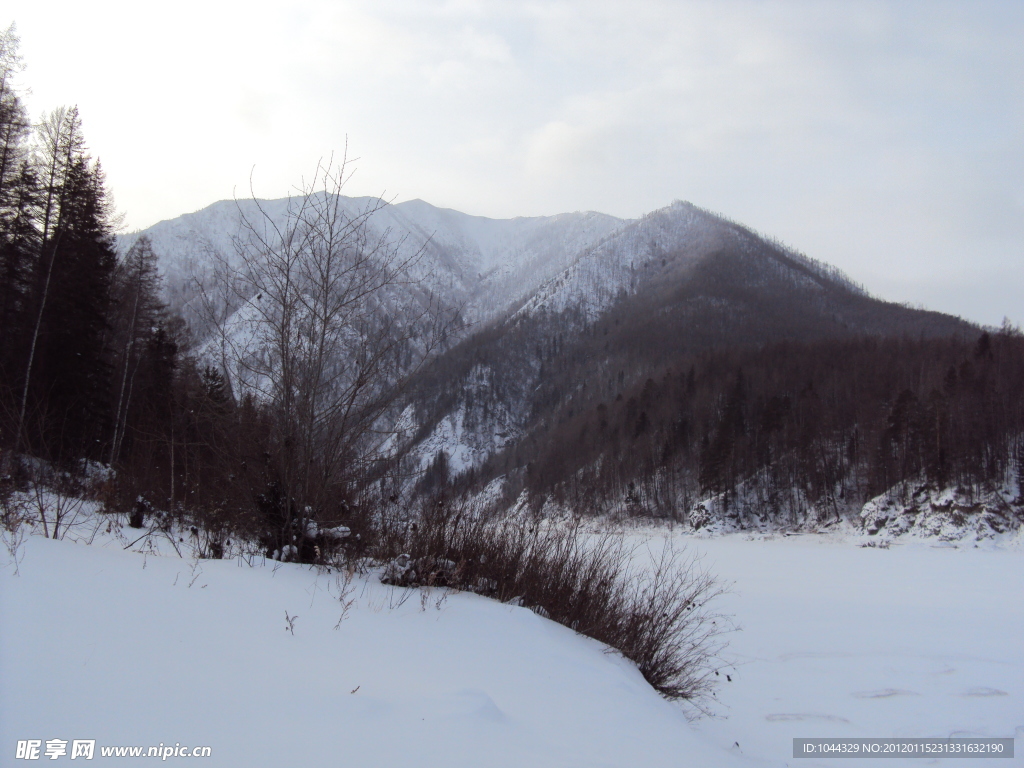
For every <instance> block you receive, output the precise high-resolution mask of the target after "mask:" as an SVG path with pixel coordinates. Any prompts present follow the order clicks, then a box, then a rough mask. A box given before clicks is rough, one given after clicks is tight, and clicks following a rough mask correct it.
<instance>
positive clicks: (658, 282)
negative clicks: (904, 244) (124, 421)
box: [123, 198, 979, 514]
mask: <svg viewBox="0 0 1024 768" xmlns="http://www.w3.org/2000/svg"><path fill="white" fill-rule="evenodd" d="M338 200H339V203H340V205H341V206H342V208H343V209H344V210H345V212H346V215H347V216H349V217H351V218H356V217H358V216H359V215H360V214H361V213H362V212H364V211H367V210H372V209H375V208H378V207H379V209H377V210H375V212H374V213H373V215H372V216H370V217H369V219H368V224H367V231H366V238H367V240H368V241H369V242H375V241H385V242H388V243H390V244H391V245H392V247H393V248H394V249H395V251H396V252H397V254H398V261H400V262H405V261H407V260H409V261H411V262H412V267H411V268H410V270H409V272H410V277H411V280H408V281H405V280H400V281H396V282H395V283H394V284H392V285H389V286H388V291H389V293H388V295H387V297H386V300H385V302H384V303H385V304H387V305H388V306H389V307H390V308H389V309H387V313H388V316H389V317H390V318H392V319H394V318H395V317H401V316H402V311H401V309H400V308H401V307H404V306H417V302H419V303H420V304H422V302H423V300H424V299H423V297H424V295H429V296H430V300H431V301H436V302H438V303H439V304H440V305H441V306H443V307H447V308H449V309H450V310H452V311H455V310H456V309H457V310H458V311H459V312H460V313H461V318H462V319H463V320H464V321H466V322H465V323H464V324H463V325H461V326H458V327H456V329H455V334H454V336H451V337H449V338H447V341H446V343H445V344H444V348H443V349H442V350H441V352H440V353H439V354H438V355H437V356H435V357H434V358H433V361H432V362H431V363H430V364H429V365H427V366H426V367H425V368H423V369H421V370H419V371H418V373H417V375H416V376H415V378H414V379H413V381H412V383H411V386H410V387H409V388H408V390H407V393H408V394H407V397H406V399H405V400H404V401H402V402H399V403H398V404H397V405H398V407H397V408H396V409H394V410H393V411H391V412H389V416H388V418H389V419H391V420H392V421H394V422H395V423H394V424H390V423H389V424H388V425H387V427H386V430H385V431H386V432H388V433H389V434H390V437H388V439H387V440H386V441H385V443H384V447H382V448H381V450H385V452H386V455H389V456H394V455H396V454H397V453H400V452H402V453H404V455H405V457H406V459H405V469H406V470H408V472H409V476H411V477H416V476H417V475H418V474H420V475H423V476H429V477H435V478H436V477H441V478H451V477H454V476H455V475H459V474H462V475H463V477H466V476H467V475H470V476H472V475H473V473H476V475H475V476H476V477H477V478H479V482H480V483H482V485H481V486H480V487H478V488H476V489H475V491H476V492H479V493H487V494H491V495H493V494H494V493H495V492H496V491H495V489H497V488H499V486H500V493H502V494H504V495H505V497H510V498H512V499H514V498H516V497H517V494H518V489H521V487H522V483H523V482H525V481H526V480H525V479H526V478H528V477H529V476H530V474H531V472H533V473H536V471H537V468H536V467H531V464H530V462H531V459H530V458H523V457H524V456H526V457H529V456H532V457H534V458H536V457H538V456H540V455H542V454H541V453H539V452H538V448H537V446H541V445H545V444H547V443H549V442H550V441H551V440H552V438H553V437H554V435H555V434H556V432H557V430H558V429H559V428H560V427H559V425H562V424H565V423H569V422H573V419H577V421H578V419H579V417H580V414H582V413H583V412H588V413H593V412H594V409H595V408H599V407H601V406H602V405H603V404H609V405H610V407H611V408H612V409H613V410H616V409H617V412H618V411H621V410H623V409H625V410H627V411H628V410H629V409H630V408H632V406H631V405H630V404H629V403H625V404H623V405H621V406H617V405H615V403H617V402H619V401H622V400H623V395H625V396H626V398H627V400H631V394H630V393H634V394H636V395H639V394H640V388H641V387H643V386H644V382H645V380H646V381H650V382H651V384H652V385H653V384H654V382H653V381H652V380H651V379H650V377H652V376H654V377H659V376H667V375H668V373H667V372H668V371H670V370H672V369H673V368H675V369H676V370H677V371H678V370H679V366H680V365H685V366H686V367H690V366H691V365H692V362H693V360H694V359H695V358H694V356H695V355H700V354H703V353H705V352H707V351H709V350H719V351H720V350H723V349H724V350H729V349H737V350H738V349H756V348H760V347H763V346H765V345H771V344H776V343H779V342H801V343H814V342H820V341H822V340H837V339H850V338H854V337H864V336H870V337H874V338H883V337H889V338H911V339H927V338H932V337H942V338H959V339H960V340H961V341H962V340H964V339H966V338H968V337H969V336H972V334H974V335H976V334H977V332H978V331H979V329H976V328H974V327H973V326H970V325H969V324H968V323H966V322H964V321H962V320H960V319H959V318H954V317H950V316H947V315H942V314H939V313H935V312H928V311H924V310H917V309H911V308H909V307H906V306H903V305H898V304H893V303H888V302H883V301H880V300H878V299H875V298H873V297H871V296H870V295H869V294H868V293H867V292H866V291H865V290H864V289H863V288H862V287H860V286H859V285H857V284H856V283H854V282H853V281H851V280H850V279H849V278H847V277H846V276H845V275H843V274H842V273H841V272H839V271H838V270H836V269H835V268H833V267H830V266H828V265H826V264H822V263H820V262H817V261H815V260H813V259H810V258H808V257H806V256H804V255H802V254H800V253H798V252H795V251H793V250H792V249H789V248H787V247H785V246H782V245H780V244H778V243H776V242H773V241H771V240H768V239H766V238H764V237H761V236H760V235H758V234H756V233H755V232H753V231H751V230H749V229H747V228H745V227H743V226H742V225H740V224H737V223H735V222H732V221H730V220H728V219H726V218H723V217H721V216H718V215H715V214H713V213H710V212H708V211H705V210H702V209H700V208H698V207H696V206H694V205H692V204H690V203H686V202H679V201H677V202H674V203H672V204H671V205H669V206H666V207H665V208H662V209H660V210H657V211H654V212H652V213H649V214H647V215H645V216H643V217H641V218H639V219H636V220H621V219H617V218H614V217H612V216H607V215H604V214H600V213H593V212H587V213H567V214H560V215H556V216H547V217H532V218H515V219H489V218H484V217H479V216H470V215H467V214H464V213H461V212H459V211H454V210H450V209H442V208H437V207H435V206H432V205H430V204H428V203H426V202H424V201H422V200H413V201H409V202H405V203H399V204H395V205H385V206H382V207H380V203H379V201H377V200H374V199H372V198H339V199H338ZM295 203H296V201H295V200H287V199H286V200H273V201H255V200H244V201H238V202H235V201H222V202H219V203H215V204H214V205H211V206H209V207H207V208H205V209H203V210H201V211H197V212H196V213H193V214H188V215H186V216H181V217H179V218H177V219H174V220H170V221H164V222H161V223H159V224H157V225H155V226H153V227H151V228H149V229H148V230H145V231H144V232H140V233H135V234H133V235H131V236H129V237H127V238H125V242H124V243H123V245H124V246H125V247H127V246H128V245H129V244H130V242H131V241H132V240H133V239H134V238H136V237H138V236H140V235H142V234H145V235H148V236H149V238H150V239H151V240H152V244H153V249H154V251H155V252H156V253H157V254H158V256H159V258H160V262H161V267H162V270H163V272H164V274H165V275H166V278H167V291H168V296H169V299H170V302H171V304H172V306H175V307H176V308H180V309H181V310H182V312H183V314H184V315H185V317H186V319H190V320H193V325H194V326H195V327H197V328H198V329H199V333H200V335H202V332H203V330H202V324H201V322H197V321H196V320H195V316H196V315H198V313H197V312H196V303H197V297H198V284H199V283H200V282H202V281H204V280H206V279H207V278H208V277H209V276H210V274H211V270H213V269H214V268H215V267H216V266H217V265H218V264H219V265H220V266H222V267H224V266H226V267H228V268H230V267H232V265H234V266H238V265H239V263H240V256H239V247H240V242H241V240H242V239H244V236H245V235H246V232H247V230H246V222H249V223H255V224H256V225H257V226H260V227H273V226H275V225H277V226H279V225H281V224H282V223H283V222H285V221H286V219H287V217H288V211H289V208H290V206H294V205H295ZM256 298H258V297H256ZM246 301H248V300H247V299H246V300H244V301H243V302H242V304H241V305H239V307H240V309H239V312H238V313H237V315H236V317H235V318H234V319H232V320H231V321H229V322H227V323H226V324H225V326H222V327H227V326H230V327H232V328H236V329H241V330H240V331H239V332H238V333H237V334H236V336H237V338H235V339H233V340H232V343H233V344H234V345H235V346H236V347H239V348H240V349H241V353H242V354H243V355H250V356H256V357H258V356H260V355H263V354H264V350H262V349H248V348H246V347H247V346H248V347H253V346H257V347H258V346H259V345H260V344H264V345H265V344H266V340H265V338H264V335H263V334H261V332H260V329H259V327H258V326H259V323H260V320H258V319H254V318H258V317H259V315H260V313H259V312H251V311H248V310H251V309H252V306H246V303H245V302H246ZM249 303H250V304H251V302H249ZM247 312H248V314H247ZM412 314H415V312H413V313H412ZM242 331H244V333H243V332H242ZM260 339H264V341H262V342H261V341H260ZM354 341H355V342H356V343H354V344H352V345H350V346H349V347H348V348H349V349H350V351H351V350H358V346H359V345H358V340H354ZM352 354H357V352H356V351H352ZM222 368H224V369H225V370H226V366H222ZM267 371H269V372H270V373H269V374H268V375H270V376H271V377H272V376H273V367H272V366H270V367H269V368H267ZM240 379H241V383H242V385H243V387H245V386H247V384H246V381H245V377H244V376H241V377H240ZM722 381H724V379H722ZM250 388H251V386H250ZM784 394H785V393H783V394H780V395H779V397H780V398H781V397H782V396H783V395H784ZM793 394H794V395H796V394H799V393H793ZM924 394H927V393H924ZM722 396H723V394H722V393H719V398H720V399H721V397H722ZM758 407H761V406H758ZM887 407H888V405H887V404H886V403H884V402H880V403H879V404H878V408H887ZM704 412H705V413H714V412H715V409H714V407H709V408H707V409H705V411H704ZM639 416H640V409H638V410H637V413H636V414H633V415H630V416H629V417H628V418H629V419H630V420H631V422H630V426H629V430H630V431H631V432H632V433H635V434H634V437H633V439H635V436H636V435H639V434H640V433H641V432H642V430H643V429H644V423H645V422H635V421H632V420H634V419H635V418H639ZM701 428H702V429H704V430H712V431H713V430H714V429H715V428H716V427H715V426H714V424H713V423H709V424H705V425H704V426H702V427H701ZM587 439H588V440H590V441H591V444H593V442H594V441H595V440H596V441H598V442H600V441H601V440H606V439H607V440H618V439H619V438H618V437H616V436H613V435H604V436H600V437H595V436H593V434H591V436H590V437H589V438H587ZM672 439H673V440H674V439H675V438H672ZM680 439H682V438H680ZM686 439H688V440H690V441H691V442H692V441H693V439H695V438H693V437H692V436H691V437H689V438H686ZM707 439H708V438H707V437H705V440H707ZM521 448H523V450H520V449H521ZM545 461H546V463H547V464H551V462H550V461H547V460H545ZM601 461H602V459H600V458H598V459H597V460H596V463H592V464H589V465H581V466H580V468H579V472H585V473H591V474H593V473H601V472H604V471H605V470H603V469H601ZM652 461H654V460H653V459H652ZM661 461H662V463H664V459H661ZM687 461H690V464H689V465H688V467H689V469H687V471H688V472H690V473H691V475H692V476H691V478H690V481H689V482H691V484H693V483H697V479H696V478H697V466H696V464H695V463H694V462H695V461H696V459H695V458H694V459H692V461H691V460H687ZM488 462H490V463H489V465H488ZM656 464H657V461H655V462H654V464H652V465H651V466H652V469H651V470H650V472H649V473H648V474H649V478H655V480H653V481H652V482H660V481H658V480H656V478H657V477H659V475H658V471H659V470H657V469H656V466H655V465H656ZM566 466H568V465H566ZM549 469H550V467H549ZM551 471H552V472H555V473H556V474H557V472H561V471H563V470H553V469H552V470H551ZM564 471H568V470H564ZM574 471H575V470H574ZM645 471H647V470H645ZM559 477H561V480H559V482H563V483H564V482H567V478H568V477H569V475H559ZM502 478H504V480H502ZM634 479H637V478H634ZM499 481H500V482H499ZM492 483H497V485H493V487H492ZM615 484H617V485H621V486H622V487H624V488H630V487H633V486H634V482H633V479H630V478H629V477H626V476H622V477H619V478H617V479H616V480H615ZM636 485H637V487H639V480H638V479H637V484H636ZM630 493H632V491H631V492H630ZM637 493H639V491H637ZM673 493H674V492H673ZM510 494H511V496H509V495H510ZM683 497H686V493H684V494H683ZM683 497H681V498H683ZM630 498H633V497H630ZM687 498H688V497H687ZM506 500H507V499H506ZM683 501H684V502H685V504H687V505H688V504H690V503H692V501H693V499H688V500H686V499H683ZM622 503H623V504H627V505H628V503H632V502H628V500H625V498H624V499H623V500H622ZM675 504H676V502H675V501H674V500H670V502H669V506H670V507H672V508H674V507H675ZM798 506H800V507H801V510H804V507H807V506H808V505H806V504H803V503H801V504H799V505H798ZM805 511H806V510H804V511H801V514H804V512H805Z"/></svg>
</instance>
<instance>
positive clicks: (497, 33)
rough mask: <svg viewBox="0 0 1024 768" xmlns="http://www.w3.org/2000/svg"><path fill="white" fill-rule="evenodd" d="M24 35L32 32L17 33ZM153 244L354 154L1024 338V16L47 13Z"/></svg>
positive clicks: (61, 64)
mask: <svg viewBox="0 0 1024 768" xmlns="http://www.w3.org/2000/svg"><path fill="white" fill-rule="evenodd" d="M12 13H14V14H16V15H13V16H12V15H11V14H12ZM10 21H14V22H15V23H16V24H17V30H18V33H19V34H20V36H21V52H22V56H23V59H24V63H25V65H26V69H25V71H24V72H23V73H22V74H21V76H20V83H21V85H22V86H23V87H25V88H30V89H31V93H29V94H28V95H27V96H26V102H27V104H28V105H29V108H30V110H31V112H32V114H33V116H34V117H36V118H38V117H40V116H41V115H42V114H43V113H44V112H46V111H48V110H50V109H53V108H54V107H57V106H59V105H70V104H77V105H78V106H79V109H80V111H81V115H82V118H83V125H84V131H85V136H86V140H87V143H88V145H89V147H90V150H91V152H92V153H93V154H94V155H95V156H97V157H99V158H100V160H101V161H102V163H103V166H104V169H105V171H106V173H107V179H108V184H109V186H110V188H111V190H112V191H113V193H114V196H115V199H116V201H117V204H118V206H119V208H120V209H121V210H122V211H124V213H125V214H126V219H125V221H126V224H127V226H128V227H129V228H131V229H137V228H143V227H146V226H149V225H151V224H154V223H156V222H157V221H160V220H163V219H170V218H174V217H176V216H178V215H180V214H182V213H187V212H191V211H195V210H198V209H200V208H203V207H205V206H206V205H208V204H210V203H212V202H214V201H217V200H222V199H225V198H230V197H232V195H238V196H246V195H248V194H249V193H250V189H252V190H254V191H255V193H256V194H257V195H259V196H261V197H281V196H284V195H285V194H287V193H288V192H289V191H291V190H293V189H294V188H295V186H296V185H299V184H301V182H302V179H303V178H304V177H308V176H309V175H310V174H311V173H312V171H313V170H314V169H315V167H316V164H317V161H318V160H319V159H320V158H321V157H325V156H330V155H331V154H332V153H334V155H335V157H336V158H337V157H340V156H342V155H343V153H345V151H346V146H347V156H348V158H349V162H350V166H349V168H350V170H354V171H355V173H354V174H353V176H352V178H351V180H350V182H349V186H348V188H347V191H348V192H349V193H350V194H354V195H362V194H372V195H383V196H384V197H385V198H386V199H389V200H394V201H396V202H399V201H402V200H409V199H415V198H420V199H423V200H426V201H428V202H430V203H432V204H434V205H438V206H442V207H449V208H455V209H458V210H461V211H464V212H466V213H471V214H476V215H482V216H491V217H496V218H506V217H513V216H532V215H546V214H554V213H560V212H564V211H577V210H597V211H602V212H605V213H609V214H613V215H616V216H621V217H630V218H631V217H636V216H640V215H642V214H644V213H646V212H649V211H651V210H655V209H657V208H661V207H663V206H665V205H668V204H669V203H671V202H672V201H673V200H676V199H679V200H689V201H690V202H692V203H694V204H696V205H699V206H701V207H704V208H708V209H710V210H713V211H716V212H718V213H722V214H725V215H726V216H728V217H729V218H731V219H733V220H736V221H740V222H742V223H744V224H746V225H748V226H750V227H753V228H754V229H756V230H757V231H759V232H761V233H763V234H766V235H770V236H772V237H774V238H777V239H779V240H782V241H783V242H785V243H787V244H788V245H790V246H791V247H794V248H796V249H797V250H800V251H802V252H804V253H806V254H807V255H809V256H812V257H814V258H816V259H820V260H822V261H825V262H828V263H830V264H834V265H836V266H838V267H839V268H841V269H843V270H845V271H846V272H847V273H848V274H849V275H850V276H851V277H852V278H853V279H854V280H856V281H858V282H860V283H863V284H864V285H865V286H866V287H867V288H868V290H869V291H871V292H872V293H874V294H875V295H878V296H881V297H882V298H885V299H889V300H893V301H901V302H906V303H908V304H911V305H913V306H925V307H928V308H930V309H937V310H941V311H944V312H949V313H952V314H957V315H961V316H963V317H966V318H968V319H970V320H974V321H976V322H981V323H985V324H990V325H999V324H1001V323H1002V321H1003V318H1004V317H1008V318H1009V319H1010V321H1011V322H1012V323H1014V324H1018V325H1021V324H1024V44H1022V43H1021V41H1022V40H1024V2H1020V1H1019V0H1005V1H1004V2H985V1H984V0H972V1H971V2H956V3H949V2H942V0H928V1H927V2H912V1H911V0H901V1H900V2H870V1H869V0H863V1H858V2H834V3H833V2H769V1H767V0H753V1H750V2H741V1H732V0H713V1H710V2H687V1H686V0H667V1H665V2H661V1H660V0H644V1H638V2H633V3H624V2H619V1H617V0H552V1H550V2H539V1H538V2H520V1H519V0H451V1H445V2H442V1H437V2H434V1H432V0H394V1H389V0H292V1H290V2H274V3H271V2H264V0H249V1H248V2H244V3H242V2H233V1H229V0H201V1H200V0H178V2H175V3H139V2H131V3H127V2H115V1H114V0H88V2H83V1H82V0H75V1H73V2H68V0H52V1H51V2H47V3H18V4H17V5H14V4H12V5H11V6H8V9H7V11H6V14H5V13H4V12H3V9H2V8H0V26H4V27H6V25H7V24H8V23H10Z"/></svg>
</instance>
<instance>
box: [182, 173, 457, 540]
mask: <svg viewBox="0 0 1024 768" xmlns="http://www.w3.org/2000/svg"><path fill="white" fill-rule="evenodd" d="M349 175H350V172H349V171H348V170H347V166H346V161H345V159H344V158H343V159H342V161H341V162H340V164H334V163H333V162H330V161H328V162H326V163H320V164H318V166H317V168H316V171H315V173H314V175H313V178H312V180H310V181H308V182H304V183H303V184H302V185H301V186H300V187H299V189H298V192H299V194H298V195H297V196H295V197H293V198H290V199H289V200H288V201H287V206H286V207H285V209H284V210H283V211H279V210H272V209H271V205H270V204H268V203H266V202H265V201H261V200H259V199H257V198H256V197H255V195H253V198H252V205H244V206H243V205H242V204H241V203H239V204H238V211H239V215H240V218H241V226H240V232H239V235H238V237H236V239H235V251H236V253H235V257H236V258H235V259H229V258H227V257H225V256H223V255H221V256H218V259H219V260H220V261H221V263H220V264H218V265H216V266H215V268H214V269H212V270H210V271H209V272H208V274H210V275H213V276H216V275H220V276H221V277H222V279H221V280H219V281H217V280H213V281H210V280H207V281H205V282H204V283H200V284H199V286H198V287H199V289H200V292H201V293H203V294H204V296H203V297H202V304H203V305H204V306H207V307H210V308H213V309H215V308H217V307H221V308H223V307H229V306H230V307H236V308H237V309H236V311H234V312H233V313H232V314H231V316H230V317H229V318H226V317H225V313H218V314H219V317H217V316H211V317H210V318H209V322H210V325H211V326H212V327H215V328H216V329H217V330H216V331H215V333H216V335H217V338H215V339H213V340H212V341H211V344H212V345H215V346H216V347H217V348H216V350H213V349H211V352H213V354H214V355H215V356H217V357H219V358H220V360H219V361H218V362H219V363H220V364H221V365H222V366H224V368H225V374H226V375H227V376H228V379H229V382H230V384H231V387H232V389H233V390H234V392H235V394H236V396H243V395H250V396H252V397H253V398H254V399H255V400H256V401H257V403H258V404H259V405H260V407H261V408H262V409H263V410H264V412H265V413H266V416H267V419H268V431H267V432H268V437H267V441H268V445H266V446H264V454H263V459H264V460H263V462H262V463H263V464H264V467H263V469H262V470H261V471H262V472H263V474H264V480H265V482H266V493H264V494H262V495H261V497H260V498H259V499H258V500H257V505H258V506H261V507H262V509H261V510H260V511H261V512H262V513H263V515H264V516H265V517H266V518H268V523H269V524H270V531H271V532H273V534H274V540H273V541H271V542H270V543H271V544H272V545H273V546H274V547H275V548H278V549H279V550H280V552H281V556H282V557H284V556H285V552H286V549H285V548H287V553H288V556H291V557H299V558H304V555H303V547H304V546H307V547H309V548H311V547H312V541H311V540H310V537H311V535H312V533H311V531H312V530H313V527H312V526H311V525H310V523H311V522H315V521H319V522H321V523H322V522H324V521H336V520H340V519H342V518H344V517H345V513H344V509H345V508H346V507H345V504H346V499H347V498H350V497H351V494H352V493H353V491H354V490H355V489H356V488H358V486H359V485H360V483H361V482H362V481H363V480H365V479H366V478H367V477H368V474H369V471H370V469H371V467H372V465H373V464H374V463H375V462H378V461H380V460H382V459H383V458H385V454H386V453H387V451H384V450H382V449H383V446H384V443H385V440H386V439H387V437H388V436H389V434H390V432H389V430H388V429H387V428H382V426H381V425H382V424H384V423H385V422H386V421H387V420H386V419H385V418H384V417H385V415H386V414H387V413H388V411H389V408H390V407H391V406H392V405H393V403H394V402H395V399H396V397H397V396H398V395H399V394H400V393H401V391H402V386H403V383H404V382H405V381H406V380H407V379H408V377H409V375H410V374H411V373H412V372H413V371H415V370H416V369H417V368H418V366H419V365H420V364H421V363H422V362H423V361H424V360H425V359H426V358H427V357H428V356H429V355H430V354H431V353H432V352H433V351H434V350H435V349H436V348H437V347H438V345H439V344H440V343H442V340H443V339H445V338H446V337H447V332H448V330H449V329H450V326H451V323H452V321H453V318H454V316H455V315H454V313H453V312H450V311H446V309H445V308H443V307H441V306H439V304H438V302H437V300H436V299H435V298H434V297H433V295H432V294H431V293H430V291H429V290H427V289H426V288H425V286H423V285H422V283H421V282H420V281H418V280H417V279H416V278H415V277H414V276H413V275H412V272H413V270H414V268H415V267H416V265H417V263H418V262H419V260H420V259H421V257H422V255H423V249H422V248H420V249H419V250H414V249H407V248H403V247H402V246H403V245H404V244H403V243H402V242H394V241H393V240H392V239H391V237H390V233H389V231H387V230H383V231H381V232H376V231H375V230H374V229H373V228H372V227H371V226H370V222H371V219H372V217H373V216H374V214H376V213H378V212H379V211H380V210H381V209H382V208H383V207H384V206H386V205H387V203H386V202H385V201H383V200H381V199H377V200H374V201H372V202H371V203H369V204H365V205H363V206H362V207H360V208H358V209H355V210H353V207H352V206H353V202H352V201H351V200H350V199H347V198H344V197H342V195H341V191H342V188H343V187H344V185H345V182H346V180H347V178H348V176H349ZM229 266H230V267H231V268H230V269H229V268H228V267H229ZM214 283H218V286H217V290H219V291H220V292H221V293H223V294H224V295H222V296H211V295H210V290H211V288H212V286H213V284H214ZM211 314H214V313H211ZM249 471H250V473H251V472H253V471H255V470H254V469H253V468H252V467H250V468H249Z"/></svg>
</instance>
